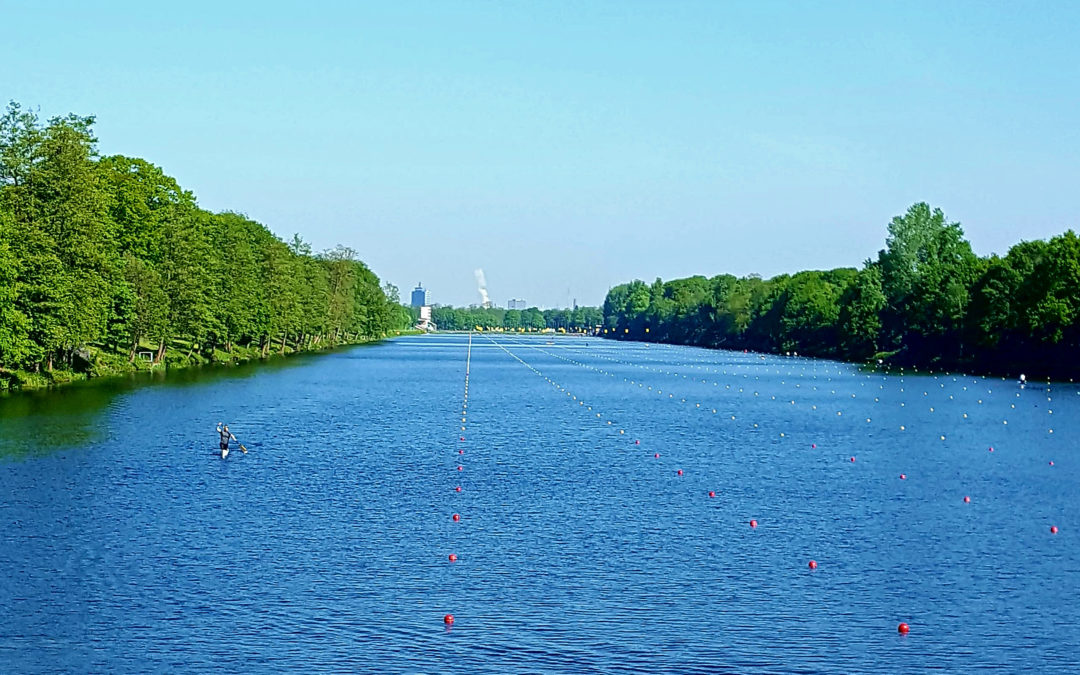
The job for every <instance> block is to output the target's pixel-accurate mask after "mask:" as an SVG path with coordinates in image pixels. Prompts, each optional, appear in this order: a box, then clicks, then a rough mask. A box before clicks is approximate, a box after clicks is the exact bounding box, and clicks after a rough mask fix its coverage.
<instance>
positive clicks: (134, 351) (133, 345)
mask: <svg viewBox="0 0 1080 675" xmlns="http://www.w3.org/2000/svg"><path fill="white" fill-rule="evenodd" d="M138 351H139V336H138V335H136V336H135V339H133V340H132V341H131V353H130V354H128V363H135V355H136V354H137V353H138Z"/></svg>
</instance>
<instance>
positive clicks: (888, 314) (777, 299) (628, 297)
mask: <svg viewBox="0 0 1080 675" xmlns="http://www.w3.org/2000/svg"><path fill="white" fill-rule="evenodd" d="M888 232H889V234H888V238H887V239H886V242H885V248H884V249H883V250H881V251H879V252H878V255H877V259H876V260H867V261H866V262H865V263H864V265H863V266H862V268H861V269H855V268H841V269H835V270H828V271H816V270H815V271H806V272H799V273H797V274H794V275H787V274H782V275H780V276H777V277H773V278H772V279H761V278H760V277H757V276H749V277H742V278H736V277H734V276H731V275H727V274H724V275H720V276H716V277H712V278H706V277H703V276H697V277H690V278H688V279H676V280H673V281H668V282H666V283H664V282H662V281H661V280H659V279H657V280H656V281H655V282H654V283H653V284H651V285H649V284H646V283H644V282H642V281H632V282H630V283H628V284H622V285H620V286H616V287H615V288H613V289H611V291H609V292H608V295H607V298H606V299H605V301H604V326H605V329H606V330H607V334H608V335H609V336H613V337H616V338H619V339H633V340H647V341H654V342H673V343H679V344H691V345H701V346H707V347H721V348H729V349H754V350H760V351H770V352H788V351H797V352H799V353H800V354H802V355H808V356H823V357H831V358H839V359H844V360H850V361H865V360H869V359H872V358H882V357H883V358H886V359H887V360H888V361H889V362H890V363H892V364H894V365H904V366H925V367H942V368H966V369H974V370H978V371H983V372H992V373H1000V374H1013V375H1015V374H1017V373H1019V372H1025V373H1028V374H1030V375H1040V376H1050V377H1058V378H1066V377H1068V378H1075V377H1077V376H1080V349H1078V348H1080V237H1077V235H1076V234H1075V233H1074V232H1073V231H1072V230H1069V231H1067V232H1065V233H1064V234H1062V235H1060V236H1057V237H1054V238H1052V239H1050V240H1049V241H1027V242H1021V243H1019V244H1017V245H1015V246H1013V247H1012V248H1011V249H1010V250H1009V252H1008V254H1007V255H1005V256H1004V257H999V256H997V255H993V256H990V257H987V258H980V257H977V256H976V255H975V254H974V253H973V252H972V250H971V245H970V243H969V242H968V241H967V240H966V239H964V236H963V230H962V229H961V228H960V224H959V223H954V222H949V221H948V220H947V219H946V218H945V214H944V213H942V212H941V210H940V209H931V208H930V206H929V205H927V204H925V203H919V204H915V205H914V206H912V207H911V208H910V209H908V211H907V213H906V214H904V215H903V216H898V217H896V218H894V219H893V220H892V222H891V223H890V224H889V228H888Z"/></svg>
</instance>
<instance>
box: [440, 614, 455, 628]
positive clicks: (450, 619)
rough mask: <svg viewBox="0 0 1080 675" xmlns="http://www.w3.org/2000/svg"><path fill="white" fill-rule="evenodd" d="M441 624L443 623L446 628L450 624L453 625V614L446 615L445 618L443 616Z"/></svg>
mask: <svg viewBox="0 0 1080 675" xmlns="http://www.w3.org/2000/svg"><path fill="white" fill-rule="evenodd" d="M442 622H443V623H445V624H446V625H447V626H449V625H450V624H452V623H454V615H453V614H447V615H446V616H444V617H443V618H442Z"/></svg>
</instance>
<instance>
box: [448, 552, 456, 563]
mask: <svg viewBox="0 0 1080 675" xmlns="http://www.w3.org/2000/svg"><path fill="white" fill-rule="evenodd" d="M448 557H449V558H450V562H457V556H456V555H454V554H453V553H451V554H450V555H449V556H448Z"/></svg>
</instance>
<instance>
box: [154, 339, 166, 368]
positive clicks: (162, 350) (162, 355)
mask: <svg viewBox="0 0 1080 675" xmlns="http://www.w3.org/2000/svg"><path fill="white" fill-rule="evenodd" d="M164 358H165V338H164V337H163V338H161V341H160V342H158V349H157V356H155V357H154V363H161V360H162V359H164Z"/></svg>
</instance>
